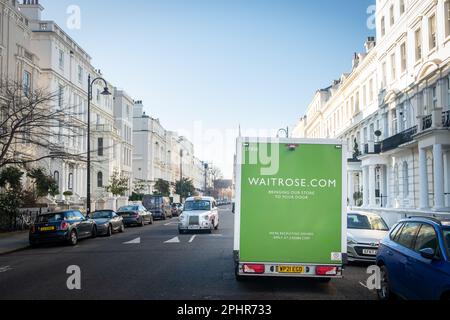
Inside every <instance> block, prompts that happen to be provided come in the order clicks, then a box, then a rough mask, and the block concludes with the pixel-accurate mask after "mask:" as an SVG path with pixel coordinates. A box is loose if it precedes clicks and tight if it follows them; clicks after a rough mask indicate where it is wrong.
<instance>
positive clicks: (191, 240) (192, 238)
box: [189, 235, 197, 243]
mask: <svg viewBox="0 0 450 320" xmlns="http://www.w3.org/2000/svg"><path fill="white" fill-rule="evenodd" d="M196 237H197V236H196V235H193V236H192V237H191V239H190V240H189V243H192V242H193V241H194V239H195V238H196Z"/></svg>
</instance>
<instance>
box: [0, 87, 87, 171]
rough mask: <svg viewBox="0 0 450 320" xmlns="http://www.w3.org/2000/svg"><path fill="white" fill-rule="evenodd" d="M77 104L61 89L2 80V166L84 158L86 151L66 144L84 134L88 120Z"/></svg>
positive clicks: (0, 95)
mask: <svg viewBox="0 0 450 320" xmlns="http://www.w3.org/2000/svg"><path fill="white" fill-rule="evenodd" d="M77 109H79V108H77V107H76V106H70V105H67V104H65V103H63V100H62V97H61V96H60V94H59V93H53V92H47V91H46V90H43V89H36V90H31V89H30V88H28V87H25V86H24V85H22V84H21V83H19V82H15V81H10V80H3V81H2V82H1V87H0V168H2V167H5V166H7V165H26V164H29V163H34V162H38V161H40V160H43V159H47V158H55V159H74V160H79V161H85V158H86V155H85V154H83V153H79V152H76V151H75V152H74V151H71V150H69V148H67V146H66V145H65V144H67V141H70V139H75V138H76V137H79V136H80V135H83V132H84V130H85V127H86V124H85V122H84V121H83V119H82V114H81V113H79V112H76V111H77Z"/></svg>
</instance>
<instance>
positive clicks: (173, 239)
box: [164, 237, 180, 243]
mask: <svg viewBox="0 0 450 320" xmlns="http://www.w3.org/2000/svg"><path fill="white" fill-rule="evenodd" d="M164 243H180V238H178V237H175V238H172V239H170V240H167V241H166V242H164Z"/></svg>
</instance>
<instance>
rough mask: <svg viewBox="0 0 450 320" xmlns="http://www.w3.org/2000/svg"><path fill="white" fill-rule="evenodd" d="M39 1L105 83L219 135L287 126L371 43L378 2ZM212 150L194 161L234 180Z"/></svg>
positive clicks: (174, 122) (166, 121)
mask: <svg viewBox="0 0 450 320" xmlns="http://www.w3.org/2000/svg"><path fill="white" fill-rule="evenodd" d="M40 2H41V3H42V5H43V6H44V7H45V11H44V18H45V19H49V20H55V21H56V22H57V23H58V24H59V25H60V26H61V27H63V28H64V29H65V30H66V32H68V34H69V35H70V36H71V37H73V38H74V39H75V40H76V41H77V42H78V43H79V44H80V45H81V46H82V47H83V48H84V49H85V50H86V51H87V52H88V53H89V54H90V55H91V56H92V57H93V63H94V66H95V67H97V68H100V69H101V70H102V71H103V74H104V75H105V77H107V79H108V80H109V81H111V82H112V83H114V84H116V85H117V86H118V87H120V88H123V89H125V90H126V91H127V92H128V93H129V94H130V95H131V96H132V97H133V98H134V99H136V100H144V103H145V105H146V107H147V112H148V113H149V114H150V115H152V116H154V117H156V118H160V119H161V122H162V123H163V125H164V126H165V127H166V128H167V129H170V130H175V131H176V130H181V129H187V130H189V129H192V127H193V123H194V122H195V121H199V120H200V121H202V125H203V127H204V128H210V129H219V130H225V129H236V128H237V127H238V125H239V124H241V126H242V128H243V129H245V128H253V129H275V128H279V127H285V126H287V125H293V124H295V122H296V120H297V119H298V118H299V117H300V116H301V115H302V114H303V113H304V111H305V108H306V106H307V105H308V102H309V101H310V100H311V98H312V96H313V94H314V92H315V91H316V90H317V89H318V88H322V87H326V86H328V85H329V84H330V83H331V81H332V80H333V79H337V78H338V77H339V76H340V75H341V73H343V72H347V71H349V69H350V67H351V59H352V55H353V52H355V51H362V50H363V43H364V40H365V38H366V37H367V36H370V35H373V34H374V30H369V29H368V28H367V25H366V21H367V19H368V14H367V13H366V11H367V8H368V7H369V6H370V5H372V4H374V2H375V0H334V1H332V0H314V1H305V0H270V1H269V0H127V1H118V0H109V1H106V0H97V1H92V0H89V1H88V0H41V1H40ZM69 5H78V6H79V7H80V8H81V29H80V30H68V29H67V27H66V20H67V18H68V14H67V13H66V10H67V7H68V6H69ZM222 132H223V131H222ZM191 138H192V139H194V140H195V138H193V137H191ZM216 141H217V143H216V145H218V147H219V148H220V149H222V150H223V149H226V152H225V153H222V154H220V155H219V154H218V152H215V151H214V150H213V149H210V148H208V147H206V149H203V148H198V149H202V152H200V154H198V155H199V156H200V157H202V158H204V159H205V160H208V161H213V162H214V163H216V164H218V165H219V166H221V167H222V170H223V172H224V173H225V175H226V176H228V177H230V176H231V174H232V167H231V166H232V159H233V154H232V153H233V150H232V147H230V146H228V147H224V146H222V145H221V144H222V143H221V142H220V140H216ZM194 142H196V141H194ZM208 150H209V151H210V152H208Z"/></svg>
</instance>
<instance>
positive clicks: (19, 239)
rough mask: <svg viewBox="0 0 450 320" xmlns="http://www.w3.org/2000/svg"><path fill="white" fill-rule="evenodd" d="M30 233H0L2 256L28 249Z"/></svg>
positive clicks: (0, 253) (0, 252)
mask: <svg viewBox="0 0 450 320" xmlns="http://www.w3.org/2000/svg"><path fill="white" fill-rule="evenodd" d="M28 246H29V243H28V231H21V232H9V233H0V255H3V254H8V253H11V252H16V251H20V250H23V249H26V248H28Z"/></svg>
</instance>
